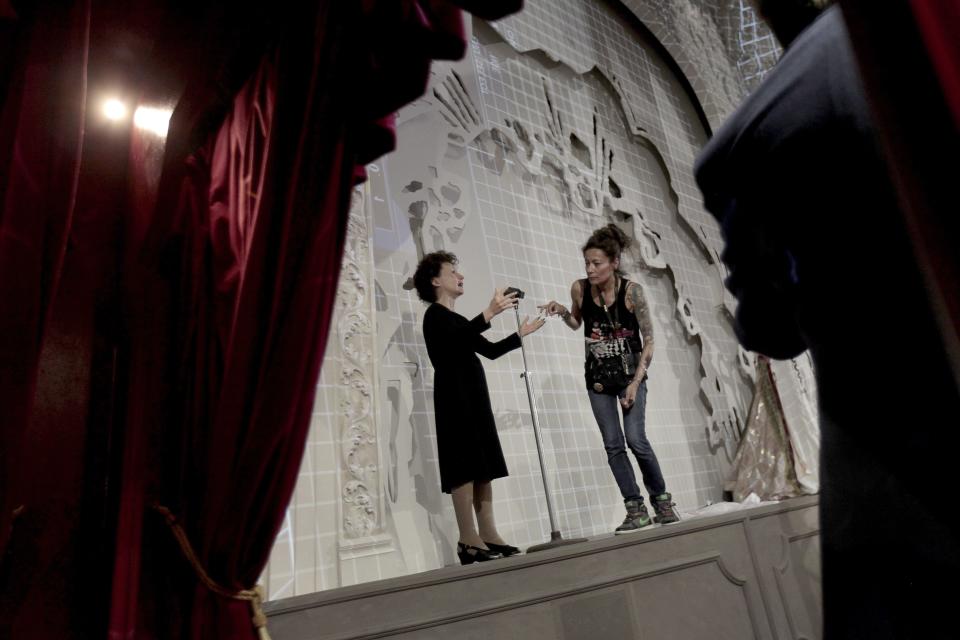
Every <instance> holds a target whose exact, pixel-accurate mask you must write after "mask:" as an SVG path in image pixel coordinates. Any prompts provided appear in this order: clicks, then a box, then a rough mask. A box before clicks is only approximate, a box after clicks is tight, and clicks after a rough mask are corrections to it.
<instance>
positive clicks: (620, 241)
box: [580, 222, 632, 277]
mask: <svg viewBox="0 0 960 640" xmlns="http://www.w3.org/2000/svg"><path fill="white" fill-rule="evenodd" d="M631 242H632V241H631V240H630V236H628V235H627V234H625V233H624V232H623V229H621V228H620V227H618V226H617V225H615V224H613V223H612V222H611V223H610V224H608V225H607V226H605V227H600V228H599V229H597V230H596V231H594V232H593V233H592V234H590V238H589V239H588V240H587V243H586V244H585V245H583V248H581V249H580V253H586V252H587V250H588V249H600V250H601V251H603V252H604V253H605V254H607V257H608V258H610V260H611V261H613V260H616V259H617V258H619V257H620V253H621V252H622V251H623V250H624V249H626V248H627V247H629V246H630V244H631ZM617 275H618V276H620V277H623V271H621V270H620V267H617Z"/></svg>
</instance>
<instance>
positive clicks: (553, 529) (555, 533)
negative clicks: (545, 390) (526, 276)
mask: <svg viewBox="0 0 960 640" xmlns="http://www.w3.org/2000/svg"><path fill="white" fill-rule="evenodd" d="M508 291H509V290H508ZM517 297H518V298H522V297H523V292H521V291H518V296H517ZM518 307H519V304H518V305H517V306H516V307H514V308H513V311H514V313H515V314H516V316H517V335H518V336H520V353H521V354H522V355H523V373H521V374H520V377H521V378H523V381H524V382H525V383H526V385H527V399H528V400H529V401H530V417H531V418H532V419H533V437H534V439H536V441H537V458H538V459H539V460H540V476H541V477H542V478H543V494H544V495H545V496H546V498H547V514H548V515H549V516H550V541H549V542H544V543H542V544H537V545H534V546H532V547H530V548H528V549H527V553H532V552H534V551H545V550H546V549H554V548H556V547H562V546H563V545H567V544H576V543H578V542H586V541H587V539H586V538H571V539H564V537H563V536H562V535H561V534H560V529H559V527H557V517H556V515H555V514H554V511H553V500H552V499H551V497H550V487H549V485H548V483H547V468H546V466H544V464H543V447H542V446H541V443H540V420H539V419H538V417H537V405H536V403H535V402H534V400H533V383H532V382H531V380H530V370H529V368H528V367H527V350H526V348H525V347H524V345H523V334H522V333H521V332H520V309H519V308H518Z"/></svg>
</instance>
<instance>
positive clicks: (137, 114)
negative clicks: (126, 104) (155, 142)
mask: <svg viewBox="0 0 960 640" xmlns="http://www.w3.org/2000/svg"><path fill="white" fill-rule="evenodd" d="M172 114H173V110H172V109H160V108H157V107H142V106H141V107H137V110H136V111H134V112H133V124H134V126H135V127H137V128H138V129H143V130H144V131H149V132H150V133H153V134H155V135H157V136H159V137H161V138H166V137H167V127H168V126H169V124H170V116H171V115H172Z"/></svg>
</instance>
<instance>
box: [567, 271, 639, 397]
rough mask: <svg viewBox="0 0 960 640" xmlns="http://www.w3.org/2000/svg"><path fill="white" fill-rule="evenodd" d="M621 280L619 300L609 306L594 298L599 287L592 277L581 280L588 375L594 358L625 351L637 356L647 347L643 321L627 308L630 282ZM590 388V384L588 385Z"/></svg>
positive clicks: (632, 356)
mask: <svg viewBox="0 0 960 640" xmlns="http://www.w3.org/2000/svg"><path fill="white" fill-rule="evenodd" d="M628 282H629V280H626V279H623V280H621V281H620V288H619V289H618V290H617V300H616V302H615V303H614V304H613V305H612V306H610V307H607V311H606V312H605V311H604V310H603V307H601V306H598V305H597V303H596V302H595V301H594V298H593V296H594V293H595V290H594V289H593V287H591V286H590V281H589V280H581V281H580V284H581V289H582V291H583V302H582V303H581V304H580V316H581V318H582V319H583V338H584V342H585V346H586V354H587V360H586V363H584V370H585V375H586V372H589V371H590V365H591V360H592V359H593V358H608V357H610V356H619V355H621V354H631V355H630V356H629V357H631V358H633V362H634V363H635V362H636V358H637V357H638V355H639V354H640V352H641V351H643V339H642V337H641V336H640V323H639V322H637V317H636V316H635V315H634V314H633V313H631V312H630V311H629V310H627V303H626V298H627V283H628ZM587 386H588V388H589V386H590V385H589V384H588V385H587Z"/></svg>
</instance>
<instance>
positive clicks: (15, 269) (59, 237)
mask: <svg viewBox="0 0 960 640" xmlns="http://www.w3.org/2000/svg"><path fill="white" fill-rule="evenodd" d="M2 5H4V6H2V7H0V100H2V102H0V416H2V418H0V559H2V558H3V555H4V550H5V549H6V546H7V541H8V539H9V536H10V533H11V527H12V521H13V520H14V518H15V515H20V514H22V513H23V512H24V509H25V508H26V505H25V503H26V502H27V500H26V499H25V496H24V491H23V487H22V486H18V485H19V483H18V482H17V478H18V472H19V471H20V469H21V465H22V464H23V463H25V462H26V463H27V464H29V462H28V461H24V460H23V447H24V439H25V437H26V432H27V429H28V427H29V426H30V423H31V415H32V412H33V405H34V394H35V391H36V385H37V377H38V373H39V371H38V365H39V361H40V353H41V349H42V347H43V341H44V336H45V331H46V328H47V326H48V323H49V318H50V310H51V307H52V303H53V300H54V299H55V297H56V294H57V288H58V285H59V282H60V276H61V268H62V265H63V260H64V254H65V251H66V245H67V238H68V236H69V232H70V227H71V222H72V219H73V214H74V210H75V208H76V203H77V198H76V196H77V188H78V183H79V174H80V161H81V154H82V149H83V124H84V117H85V105H86V90H87V86H86V80H87V75H86V74H87V68H86V61H87V52H88V46H89V42H88V35H89V24H90V21H89V19H90V3H89V2H76V3H73V4H72V6H70V5H67V6H65V7H64V6H53V7H49V6H45V5H44V6H41V7H32V6H29V5H27V6H26V7H24V8H22V9H21V12H20V14H19V15H18V14H17V13H15V12H14V11H13V7H12V6H10V5H8V4H7V3H2ZM21 507H23V508H21ZM2 626H3V625H2V623H0V628H2Z"/></svg>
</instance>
